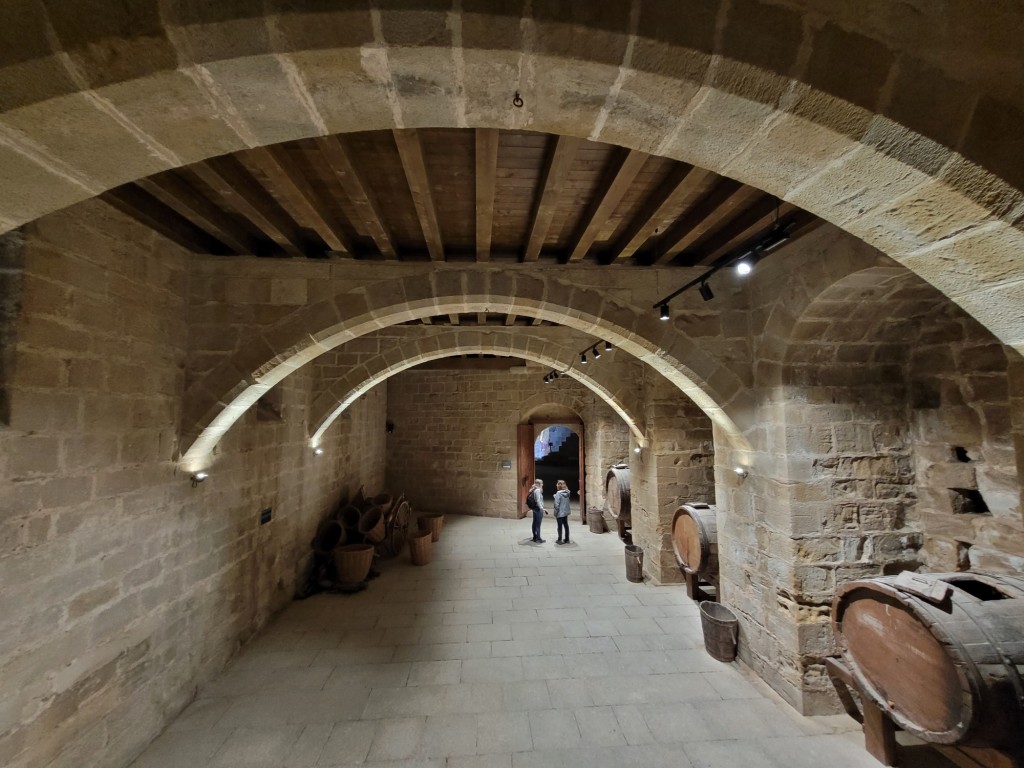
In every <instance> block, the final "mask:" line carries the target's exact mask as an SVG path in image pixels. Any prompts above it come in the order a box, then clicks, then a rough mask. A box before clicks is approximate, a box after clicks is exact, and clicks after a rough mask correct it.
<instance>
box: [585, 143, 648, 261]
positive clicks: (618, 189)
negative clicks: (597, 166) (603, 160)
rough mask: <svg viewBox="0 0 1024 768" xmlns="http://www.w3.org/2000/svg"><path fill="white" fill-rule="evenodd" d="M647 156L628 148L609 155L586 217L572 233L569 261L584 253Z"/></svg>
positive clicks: (605, 222)
mask: <svg viewBox="0 0 1024 768" xmlns="http://www.w3.org/2000/svg"><path fill="white" fill-rule="evenodd" d="M647 158H648V155H646V154H644V153H643V152H637V151H636V150H632V149H631V150H623V151H621V152H618V153H616V154H615V155H613V158H612V161H611V163H610V164H609V167H608V169H607V171H606V172H605V177H604V179H603V180H602V183H601V190H600V192H598V194H597V196H596V198H595V200H594V202H593V203H592V204H591V206H590V211H589V214H588V216H587V218H586V221H585V222H584V224H583V227H582V229H581V231H580V233H579V235H578V236H577V237H576V244H575V245H574V246H573V248H572V251H571V252H570V253H569V259H568V260H569V261H570V262H574V261H579V260H580V259H582V258H583V257H584V256H586V255H587V251H589V250H590V246H591V245H593V244H594V240H596V239H597V235H598V233H599V232H600V231H601V228H602V227H604V226H605V225H606V224H607V223H608V219H609V218H611V215H612V214H613V213H614V212H615V209H616V208H618V206H619V203H620V202H621V201H622V198H623V196H624V195H625V194H626V191H627V190H628V189H629V187H630V185H632V183H633V180H634V179H635V178H636V176H637V174H638V173H640V169H641V168H643V167H644V163H646V162H647Z"/></svg>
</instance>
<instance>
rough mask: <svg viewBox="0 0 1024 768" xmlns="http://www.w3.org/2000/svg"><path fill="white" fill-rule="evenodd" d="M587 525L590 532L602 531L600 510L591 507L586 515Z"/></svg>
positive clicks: (602, 520)
mask: <svg viewBox="0 0 1024 768" xmlns="http://www.w3.org/2000/svg"><path fill="white" fill-rule="evenodd" d="M587 525H588V526H590V532H591V533H604V530H605V529H604V516H603V515H602V514H601V512H600V510H596V509H592V510H590V513H589V514H588V515H587Z"/></svg>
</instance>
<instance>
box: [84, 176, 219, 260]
mask: <svg viewBox="0 0 1024 768" xmlns="http://www.w3.org/2000/svg"><path fill="white" fill-rule="evenodd" d="M100 200H102V201H103V202H105V203H106V204H107V205H110V206H112V207H113V208H114V209H116V210H118V211H120V212H121V213H123V214H124V215H126V216H128V217H129V218H132V219H135V221H137V222H139V223H140V224H143V225H144V226H147V227H149V228H150V229H152V230H153V231H154V232H157V233H159V234H161V235H163V236H164V237H166V238H167V239H168V240H170V241H172V242H174V243H177V244H178V245H180V246H181V247H182V248H185V249H187V250H189V251H193V252H195V253H216V254H223V253H228V251H229V249H228V247H227V246H226V245H225V244H224V243H221V242H220V241H218V240H217V239H216V238H214V237H211V236H210V235H209V234H208V233H207V232H204V231H203V230H202V229H200V228H199V227H197V226H196V225H195V224H193V223H192V222H191V221H189V220H188V219H186V218H184V217H183V216H181V215H180V214H178V213H177V212H176V211H174V210H172V209H170V208H168V207H167V206H166V205H164V204H163V203H162V202H160V201H159V200H157V199H156V198H155V197H153V196H152V195H150V194H149V193H148V192H144V191H143V190H142V189H140V188H139V187H137V186H136V185H134V184H125V185H123V186H120V187H116V188H114V189H111V190H108V191H106V192H104V193H103V194H102V195H100Z"/></svg>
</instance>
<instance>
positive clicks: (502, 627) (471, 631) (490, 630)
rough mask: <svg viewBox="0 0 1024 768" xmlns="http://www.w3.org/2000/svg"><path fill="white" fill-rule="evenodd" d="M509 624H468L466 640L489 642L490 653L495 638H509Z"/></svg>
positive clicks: (510, 635) (492, 649)
mask: <svg viewBox="0 0 1024 768" xmlns="http://www.w3.org/2000/svg"><path fill="white" fill-rule="evenodd" d="M511 639H512V625H511V624H470V625H469V627H468V636H467V641H468V642H470V643H481V642H484V643H486V642H490V643H491V654H492V655H495V654H494V644H493V641H495V640H511Z"/></svg>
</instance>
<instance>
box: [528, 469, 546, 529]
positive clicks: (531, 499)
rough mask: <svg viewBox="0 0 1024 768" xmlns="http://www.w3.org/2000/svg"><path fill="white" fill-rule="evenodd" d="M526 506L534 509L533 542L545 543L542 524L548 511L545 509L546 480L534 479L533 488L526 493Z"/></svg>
mask: <svg viewBox="0 0 1024 768" xmlns="http://www.w3.org/2000/svg"><path fill="white" fill-rule="evenodd" d="M526 506H528V507H529V508H530V509H531V510H532V511H533V543H534V544H543V543H544V539H542V538H541V537H540V524H541V521H543V520H544V515H546V514H547V511H546V510H545V509H544V481H543V480H539V479H538V480H534V481H533V488H531V489H530V492H529V493H528V494H526Z"/></svg>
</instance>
